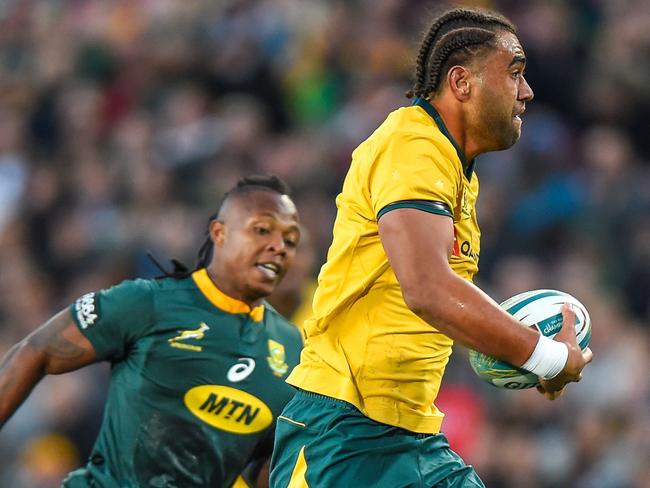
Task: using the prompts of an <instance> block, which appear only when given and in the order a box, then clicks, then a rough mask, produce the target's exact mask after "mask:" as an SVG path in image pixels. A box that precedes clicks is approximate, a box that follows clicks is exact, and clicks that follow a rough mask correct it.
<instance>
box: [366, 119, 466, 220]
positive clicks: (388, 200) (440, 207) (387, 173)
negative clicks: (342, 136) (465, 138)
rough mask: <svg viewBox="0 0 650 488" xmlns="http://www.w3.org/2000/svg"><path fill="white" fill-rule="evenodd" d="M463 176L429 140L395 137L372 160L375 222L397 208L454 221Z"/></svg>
mask: <svg viewBox="0 0 650 488" xmlns="http://www.w3.org/2000/svg"><path fill="white" fill-rule="evenodd" d="M461 177H462V175H461V173H460V172H459V170H458V168H456V166H455V164H454V163H453V162H452V161H450V160H449V159H448V158H447V157H445V156H443V154H442V153H441V152H440V150H439V149H438V148H437V147H436V145H435V144H434V142H433V141H432V140H431V139H428V138H426V137H424V136H422V135H418V134H409V133H406V132H404V133H396V134H393V135H392V136H391V138H390V139H389V140H388V141H386V144H385V145H384V146H383V147H382V148H380V150H379V151H378V152H377V154H376V157H375V164H374V168H373V171H372V173H371V175H370V181H369V187H370V194H371V201H372V207H373V211H374V214H375V216H376V217H377V220H379V218H381V216H382V215H384V214H386V213H387V212H389V211H391V210H394V209H397V208H417V209H419V210H423V211H425V212H430V213H435V214H439V215H446V216H448V217H451V218H453V216H454V208H455V207H456V202H457V198H458V193H459V188H460V184H461V179H460V178H461Z"/></svg>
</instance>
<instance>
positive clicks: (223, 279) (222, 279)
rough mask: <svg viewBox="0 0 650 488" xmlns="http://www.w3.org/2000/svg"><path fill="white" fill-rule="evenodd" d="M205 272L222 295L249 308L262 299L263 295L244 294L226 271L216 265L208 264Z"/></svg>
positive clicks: (260, 302) (256, 304)
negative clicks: (253, 296)
mask: <svg viewBox="0 0 650 488" xmlns="http://www.w3.org/2000/svg"><path fill="white" fill-rule="evenodd" d="M207 272H208V276H209V277H210V280H211V281H212V283H213V284H214V286H215V287H217V289H218V290H219V291H220V292H221V293H223V294H224V295H227V296H229V297H230V298H232V299H234V300H237V301H240V302H243V303H245V304H246V305H248V306H249V307H250V308H251V309H253V308H255V307H257V306H258V305H261V304H262V302H263V300H264V299H263V297H259V298H258V297H255V298H252V297H248V296H246V294H245V293H244V292H243V291H242V290H241V289H240V288H239V287H237V286H236V284H235V283H233V282H232V280H231V279H229V278H228V273H226V272H225V270H220V269H218V268H217V267H216V266H208V268H207Z"/></svg>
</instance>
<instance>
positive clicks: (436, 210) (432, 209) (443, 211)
mask: <svg viewBox="0 0 650 488" xmlns="http://www.w3.org/2000/svg"><path fill="white" fill-rule="evenodd" d="M398 208H414V209H416V210H422V211H423V212H428V213H432V214H436V215H444V216H446V217H451V218H454V215H453V214H452V213H451V209H450V208H449V205H447V204H446V203H443V202H433V201H429V200H400V201H399V202H393V203H389V204H388V205H386V206H385V207H384V208H382V209H381V210H380V211H379V213H378V214H377V221H379V219H380V218H381V217H382V216H383V215H384V214H386V213H388V212H390V211H391V210H397V209H398Z"/></svg>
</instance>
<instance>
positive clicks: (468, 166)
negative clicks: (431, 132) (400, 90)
mask: <svg viewBox="0 0 650 488" xmlns="http://www.w3.org/2000/svg"><path fill="white" fill-rule="evenodd" d="M411 105H417V106H418V107H422V108H423V109H424V110H425V112H426V113H428V114H429V116H430V117H431V118H432V119H433V120H434V122H435V123H436V125H437V126H438V129H439V130H440V132H442V133H443V134H444V136H445V137H446V138H447V139H449V142H451V144H452V146H454V149H456V153H457V154H458V158H459V159H460V162H461V163H462V165H463V168H465V176H467V179H468V180H471V179H472V174H473V173H474V164H475V162H476V159H472V160H471V161H470V162H469V163H468V162H467V160H466V159H465V153H464V152H463V150H462V149H461V148H460V146H459V145H458V144H457V143H456V141H455V140H454V138H453V137H452V136H451V134H450V133H449V130H447V126H446V125H445V121H444V120H442V117H441V116H440V114H439V113H438V111H437V110H436V109H435V108H434V106H433V105H431V104H430V103H429V101H428V100H425V99H424V98H421V97H417V98H416V99H415V100H413V103H412V104H411Z"/></svg>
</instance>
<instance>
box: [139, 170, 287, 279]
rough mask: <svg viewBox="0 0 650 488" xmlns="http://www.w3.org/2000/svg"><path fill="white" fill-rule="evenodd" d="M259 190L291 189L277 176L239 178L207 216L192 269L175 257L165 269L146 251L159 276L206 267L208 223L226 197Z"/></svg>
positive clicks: (183, 275) (185, 273) (181, 274)
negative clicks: (205, 226) (170, 266)
mask: <svg viewBox="0 0 650 488" xmlns="http://www.w3.org/2000/svg"><path fill="white" fill-rule="evenodd" d="M260 190H261V191H272V192H275V193H277V194H279V195H290V194H291V189H290V188H289V185H287V184H286V183H285V182H284V181H283V180H282V179H280V178H278V177H277V176H273V175H271V176H265V175H251V176H246V177H244V178H242V179H240V180H239V181H238V182H237V184H236V185H235V186H234V187H233V188H231V189H230V190H228V191H227V192H226V193H225V194H224V195H223V197H222V198H221V202H220V203H219V207H218V209H217V211H216V212H215V213H213V214H212V215H210V217H209V218H208V229H206V231H205V234H206V237H205V240H204V241H203V244H201V247H200V248H199V252H198V253H197V259H196V265H195V266H194V269H192V270H190V269H189V268H188V267H187V266H185V265H184V264H183V263H182V262H180V261H178V260H177V259H171V260H170V261H171V263H172V265H173V266H174V267H173V269H172V271H166V270H165V269H164V268H163V267H162V266H161V265H160V263H158V261H156V259H155V258H154V257H153V256H152V255H151V253H147V254H148V256H149V258H150V259H151V260H152V261H153V262H154V264H155V265H156V266H157V267H158V268H159V269H160V270H161V271H162V272H163V276H160V278H166V277H170V278H176V279H183V278H187V277H188V276H190V275H191V274H192V273H194V272H195V271H197V270H199V269H201V268H207V267H208V265H209V264H210V260H211V259H212V252H213V250H214V244H213V242H212V239H211V238H210V231H209V226H210V223H211V222H212V221H213V220H215V219H216V218H217V217H218V216H219V213H220V212H221V208H222V207H223V205H224V203H225V202H226V201H227V200H228V199H230V198H232V197H233V196H236V195H242V194H244V193H251V192H255V191H260Z"/></svg>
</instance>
